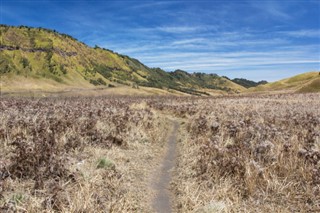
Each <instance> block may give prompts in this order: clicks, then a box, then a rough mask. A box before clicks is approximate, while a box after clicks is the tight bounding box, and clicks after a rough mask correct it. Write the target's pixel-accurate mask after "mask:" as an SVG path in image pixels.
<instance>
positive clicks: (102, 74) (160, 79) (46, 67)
mask: <svg viewBox="0 0 320 213" xmlns="http://www.w3.org/2000/svg"><path fill="white" fill-rule="evenodd" d="M0 56H1V57H0V74H1V75H2V76H4V77H5V78H3V83H2V84H3V85H2V89H4V90H5V89H12V88H13V89H14V85H15V84H14V80H12V79H15V78H17V77H19V78H20V79H21V78H22V77H24V78H25V79H29V80H28V81H30V82H32V80H37V82H39V81H41V80H43V81H46V82H47V84H48V85H50V84H55V85H58V84H61V85H68V86H74V87H83V88H86V87H94V86H112V87H113V86H115V85H128V86H129V85H130V86H135V87H138V86H146V87H154V88H160V89H165V90H175V91H180V92H183V93H188V94H192V95H209V93H210V90H218V91H224V92H229V93H230V92H231V93H235V92H242V91H245V90H246V88H244V87H242V86H240V85H238V84H235V83H233V82H231V81H229V80H228V79H225V78H223V77H220V76H218V75H213V74H204V73H194V74H189V73H187V72H185V71H182V70H176V71H174V72H166V71H164V70H162V69H161V68H150V67H147V66H146V65H144V64H142V63H141V62H140V61H138V60H137V59H134V58H131V57H129V56H126V55H121V54H118V53H115V52H113V51H111V50H108V49H104V48H100V47H98V46H96V47H94V48H91V47H89V46H87V45H86V44H84V43H82V42H79V41H78V40H77V39H75V38H73V37H71V36H69V35H66V34H61V33H58V32H56V31H55V30H48V29H44V28H31V27H26V26H20V27H13V26H7V25H0ZM10 79H11V80H10ZM24 81H25V80H24ZM26 84H28V83H26ZM28 85H29V84H28ZM33 86H34V87H36V86H35V85H33ZM39 87H40V86H39ZM40 88H41V87H40Z"/></svg>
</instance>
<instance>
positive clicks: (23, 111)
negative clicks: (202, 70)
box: [0, 93, 320, 212]
mask: <svg viewBox="0 0 320 213" xmlns="http://www.w3.org/2000/svg"><path fill="white" fill-rule="evenodd" d="M319 106H320V94H319V93H314V94H285V95H260V96H257V95H251V96H237V97H216V98H194V97H166V96H162V97H125V96H113V97H111V96H105V97H67V98H53V97H51V98H12V97H5V98H2V99H1V101H0V112H1V113H0V121H1V123H0V150H1V151H0V212H92V211H93V210H94V212H153V211H154V210H152V202H151V198H152V197H153V196H154V195H155V192H154V191H153V188H152V187H151V186H150V185H152V184H153V181H154V180H153V177H154V175H155V174H156V172H157V168H158V167H159V166H160V165H161V162H162V161H163V158H164V156H165V155H164V153H165V150H166V149H167V148H168V147H167V146H166V144H167V143H166V141H167V136H168V133H169V132H171V131H172V120H175V121H178V122H179V123H180V127H179V130H178V131H177V132H176V133H175V134H176V136H177V144H176V146H177V159H176V161H177V165H176V167H175V169H174V172H173V173H172V174H173V180H172V182H171V191H172V192H173V194H174V196H173V197H172V199H171V200H172V209H173V211H174V212H318V211H320V108H319Z"/></svg>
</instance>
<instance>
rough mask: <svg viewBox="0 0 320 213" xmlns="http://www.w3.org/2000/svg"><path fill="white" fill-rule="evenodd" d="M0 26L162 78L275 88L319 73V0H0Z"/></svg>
mask: <svg viewBox="0 0 320 213" xmlns="http://www.w3.org/2000/svg"><path fill="white" fill-rule="evenodd" d="M0 3H1V4H0V22H1V24H7V25H15V26H17V25H27V26H32V27H44V28H49V29H55V30H57V31H58V32H61V33H66V34H69V35H71V36H73V37H75V38H77V39H78V40H80V41H82V42H84V43H86V44H87V45H89V46H94V45H98V46H100V47H103V48H107V49H111V50H113V51H115V52H118V53H121V54H125V55H129V56H131V57H134V58H137V59H138V60H140V61H141V62H142V63H144V64H146V65H147V66H149V67H160V68H162V69H164V70H166V71H174V70H176V69H182V70H185V71H187V72H190V73H191V72H203V73H216V74H219V75H223V76H228V77H230V78H247V79H250V80H255V81H259V80H267V81H276V80H279V79H282V78H286V77H290V76H293V75H296V74H299V73H303V72H307V71H315V70H320V0H278V1H276V0H274V1H268V0H256V1H253V0H246V1H244V0H230V1H228V0H218V1H216V0H211V1H201V0H197V1H192V0H185V1H133V0H131V1H130V0H127V1H101V0H100V1H94V0H77V1H76V0H64V1H62V0H51V1H44V0H32V1H31V0H30V1H29V0H23V1H17V0H0Z"/></svg>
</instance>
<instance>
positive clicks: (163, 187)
mask: <svg viewBox="0 0 320 213" xmlns="http://www.w3.org/2000/svg"><path fill="white" fill-rule="evenodd" d="M172 126H173V127H172V130H171V133H170V135H169V137H168V142H167V144H166V153H165V155H164V158H163V160H162V162H161V164H160V166H159V169H158V171H156V174H155V175H154V176H155V179H154V180H155V182H154V183H152V186H151V187H152V189H153V191H155V197H154V198H153V202H152V207H153V210H154V211H155V212H159V213H163V212H165V213H170V212H172V193H171V192H170V189H169V188H170V182H171V179H172V170H173V168H174V167H175V165H176V158H177V147H176V140H177V133H178V129H179V126H180V125H179V122H178V121H172Z"/></svg>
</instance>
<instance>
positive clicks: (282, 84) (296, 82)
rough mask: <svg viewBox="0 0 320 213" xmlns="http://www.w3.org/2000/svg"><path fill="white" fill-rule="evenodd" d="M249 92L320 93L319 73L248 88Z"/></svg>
mask: <svg viewBox="0 0 320 213" xmlns="http://www.w3.org/2000/svg"><path fill="white" fill-rule="evenodd" d="M248 91H249V92H268V91H289V92H320V74H319V72H307V73H303V74H299V75H296V76H294V77H291V78H287V79H283V80H280V81H276V82H272V83H268V84H264V85H259V86H257V87H254V88H250V89H249V90H248Z"/></svg>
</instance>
